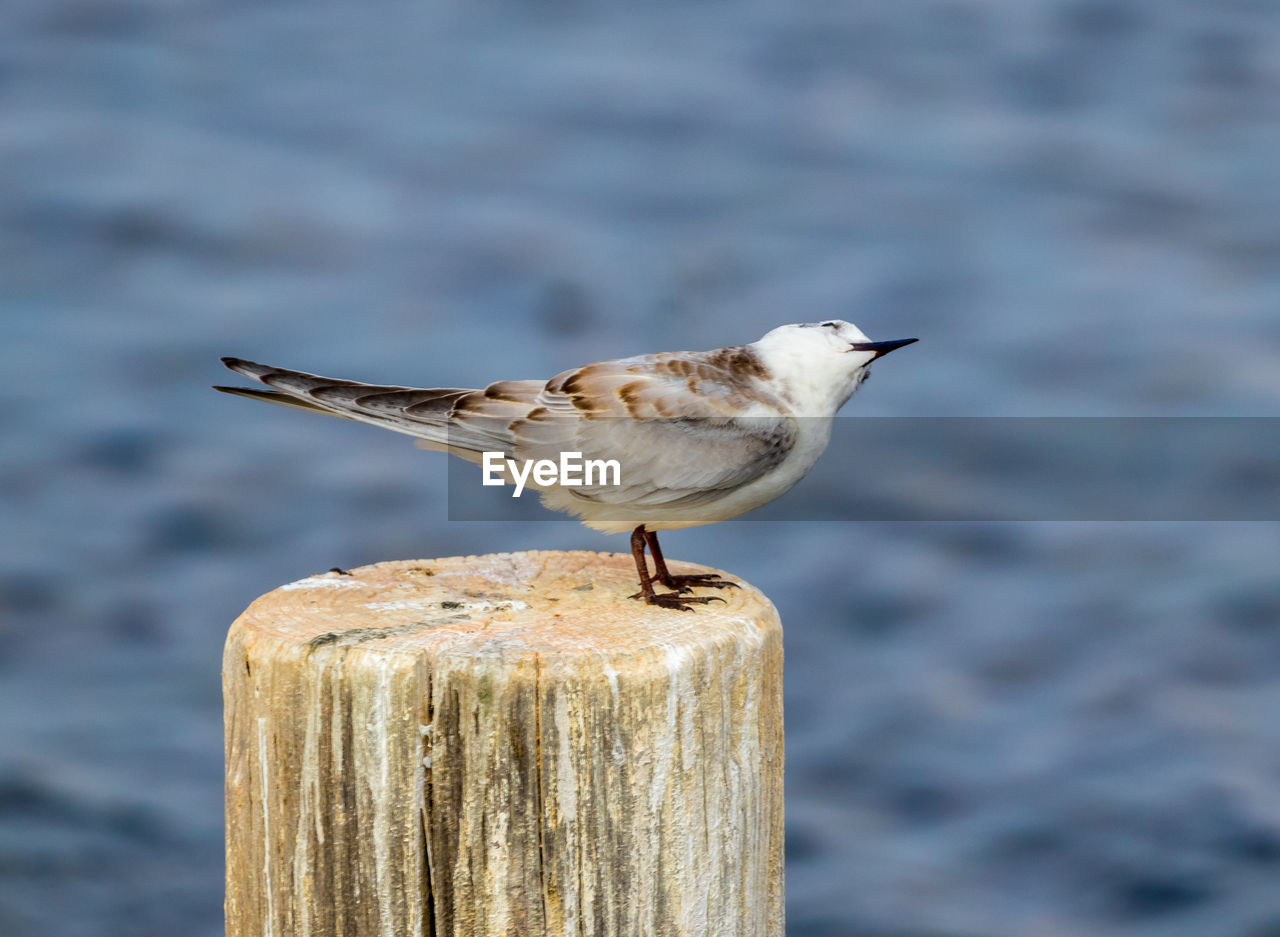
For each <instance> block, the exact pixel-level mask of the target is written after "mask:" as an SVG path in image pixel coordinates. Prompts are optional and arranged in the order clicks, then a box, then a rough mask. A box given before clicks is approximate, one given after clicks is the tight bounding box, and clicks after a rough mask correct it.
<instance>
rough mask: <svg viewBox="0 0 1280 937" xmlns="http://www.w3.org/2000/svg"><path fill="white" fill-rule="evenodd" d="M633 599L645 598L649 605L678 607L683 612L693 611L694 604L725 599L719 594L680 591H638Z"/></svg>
mask: <svg viewBox="0 0 1280 937" xmlns="http://www.w3.org/2000/svg"><path fill="white" fill-rule="evenodd" d="M632 598H633V599H644V600H645V602H647V603H648V604H649V605H657V606H658V607H659V608H678V609H679V610H680V611H682V612H691V611H693V609H692V608H691V607H690V606H692V605H695V604H696V605H705V604H706V603H708V602H723V601H724V599H722V598H720V596H718V595H696V596H695V595H681V594H680V593H679V592H654V593H652V594H650V595H645V594H644V593H643V592H637V593H636V594H635V595H633V596H632Z"/></svg>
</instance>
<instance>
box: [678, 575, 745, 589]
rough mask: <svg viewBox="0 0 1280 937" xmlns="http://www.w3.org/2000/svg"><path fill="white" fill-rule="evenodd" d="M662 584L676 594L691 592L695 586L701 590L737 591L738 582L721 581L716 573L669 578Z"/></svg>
mask: <svg viewBox="0 0 1280 937" xmlns="http://www.w3.org/2000/svg"><path fill="white" fill-rule="evenodd" d="M662 584H663V585H664V586H666V587H667V588H668V589H675V590H676V592H689V591H690V590H691V589H692V588H693V587H694V586H697V587H698V588H700V589H737V588H740V587H739V586H738V584H737V583H736V582H730V581H729V580H728V579H721V578H720V577H719V576H717V575H716V574H715V573H689V574H687V575H683V576H669V577H667V578H666V579H664V580H662Z"/></svg>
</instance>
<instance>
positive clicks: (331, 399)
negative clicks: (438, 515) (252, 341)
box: [214, 358, 472, 446]
mask: <svg viewBox="0 0 1280 937" xmlns="http://www.w3.org/2000/svg"><path fill="white" fill-rule="evenodd" d="M222 363H223V364H225V365H226V366H227V367H228V368H230V369H231V370H232V371H235V372H236V373H237V374H242V375H244V376H245V377H248V378H252V379H253V380H255V381H258V382H260V383H262V384H265V385H267V387H268V388H269V389H267V390H261V389H259V388H256V387H221V386H216V385H215V387H214V390H220V391H222V392H223V393H225V394H235V395H236V396H238V397H248V398H250V399H253V400H265V401H267V402H268V403H276V404H281V405H283V406H287V407H296V408H298V409H300V410H310V411H312V412H315V413H327V414H329V415H330V416H337V417H342V418H343V419H347V420H356V421H358V422H361V423H370V424H372V425H374V426H381V427H383V428H384V429H389V430H393V431H395V432H397V433H404V434H406V435H409V436H416V437H418V438H420V439H424V440H426V441H427V442H428V443H430V444H435V445H441V446H447V445H448V424H449V412H450V410H451V409H452V406H453V404H454V402H455V401H457V400H458V399H459V398H460V397H463V396H465V395H466V394H469V393H472V391H469V390H463V389H460V388H455V387H441V388H415V387H399V386H391V385H381V384H364V383H361V382H359V381H346V380H340V379H338V378H332V377H321V376H320V375H317V374H308V373H306V372H305V371H291V370H288V369H286V368H273V367H271V366H269V365H265V364H258V363H257V362H254V361H245V360H244V359H242V358H223V359H222Z"/></svg>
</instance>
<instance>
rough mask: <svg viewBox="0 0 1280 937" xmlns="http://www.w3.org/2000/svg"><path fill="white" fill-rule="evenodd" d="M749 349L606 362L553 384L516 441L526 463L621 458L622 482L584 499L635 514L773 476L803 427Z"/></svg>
mask: <svg viewBox="0 0 1280 937" xmlns="http://www.w3.org/2000/svg"><path fill="white" fill-rule="evenodd" d="M765 376H767V375H765V374H764V373H763V371H762V368H761V366H760V365H759V363H758V362H757V361H755V359H754V358H753V356H752V354H751V352H750V350H749V349H719V350H717V351H714V352H669V353H666V354H659V355H642V356H638V357H635V358H622V359H619V360H616V361H603V362H600V363H597V364H591V365H587V366H585V367H582V368H576V369H574V370H570V371H565V372H563V373H561V374H558V375H556V376H555V377H553V378H552V379H551V380H550V381H548V382H547V384H546V387H545V388H544V389H543V390H542V392H541V393H539V394H538V397H537V406H536V407H534V408H533V409H532V410H530V411H529V413H528V414H527V415H526V416H525V417H524V418H522V419H520V420H517V421H515V422H514V423H513V424H512V425H511V428H510V435H511V439H512V444H513V447H514V449H515V451H516V453H517V454H518V455H519V456H520V457H521V458H525V459H541V458H550V459H556V458H558V454H559V453H560V452H562V451H574V452H581V453H582V458H583V460H584V461H585V460H606V461H607V460H610V459H613V460H616V461H617V462H618V464H619V468H620V471H619V473H618V474H619V476H620V482H621V483H620V484H618V485H613V484H607V485H606V484H597V485H583V486H582V487H578V488H574V489H573V493H574V495H575V496H576V497H580V498H584V499H587V500H591V501H596V502H600V503H606V504H619V505H627V506H629V507H630V506H635V507H653V506H660V505H661V506H693V505H697V504H700V503H704V502H707V501H712V500H715V499H716V498H718V497H720V496H722V495H723V494H724V493H725V492H726V491H731V490H734V489H737V488H740V487H742V486H743V485H745V484H748V483H749V482H751V481H753V480H755V479H757V478H759V477H760V476H762V475H764V474H766V473H767V472H769V471H770V470H771V469H773V468H774V467H775V466H777V465H778V464H779V463H781V462H782V461H783V460H784V459H785V458H786V457H787V454H788V453H789V452H790V451H791V449H792V446H793V445H794V443H795V438H796V425H795V422H794V419H793V418H792V417H791V416H790V413H789V409H788V408H787V407H786V406H785V405H784V404H783V403H782V402H781V401H780V400H778V399H777V398H776V397H775V396H774V395H773V394H772V393H771V392H770V391H769V389H768V387H767V385H766V384H764V383H763V382H762V381H761V380H760V378H762V377H765Z"/></svg>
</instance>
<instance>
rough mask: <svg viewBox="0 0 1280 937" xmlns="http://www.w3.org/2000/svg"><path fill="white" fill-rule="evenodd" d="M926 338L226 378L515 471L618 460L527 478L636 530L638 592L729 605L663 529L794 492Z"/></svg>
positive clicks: (838, 332)
mask: <svg viewBox="0 0 1280 937" xmlns="http://www.w3.org/2000/svg"><path fill="white" fill-rule="evenodd" d="M914 341H916V339H914V338H903V339H896V340H893V341H881V342H873V341H871V340H869V339H868V338H867V336H866V335H864V334H863V333H862V332H861V331H860V330H859V329H858V328H857V327H856V326H854V325H852V324H851V323H848V322H844V321H841V320H838V319H833V320H828V321H826V322H807V323H799V324H794V325H783V326H779V327H778V328H776V329H773V330H772V331H771V332H768V333H767V334H765V335H764V337H762V338H761V339H760V340H758V341H756V342H752V343H751V344H748V345H735V346H732V347H728V348H717V349H714V350H712V351H670V352H662V353H658V354H647V355H636V356H634V357H630V358H618V359H615V360H611V361H599V362H596V363H595V364H588V365H584V366H583V367H580V368H573V369H571V370H568V371H563V372H561V373H560V374H557V375H556V376H555V377H553V378H551V379H550V380H549V381H542V380H518V381H498V382H496V383H493V384H490V385H488V386H487V387H485V388H483V389H472V390H468V389H462V388H454V387H445V388H418V387H401V386H391V385H381V384H365V383H361V382H359V381H348V380H339V379H336V378H329V377H320V376H318V375H315V374H307V373H305V372H302V371H292V370H288V369H285V368H274V367H269V366H267V365H263V364H255V363H254V362H252V361H245V360H242V359H240V358H223V359H222V361H223V363H224V364H225V365H226V366H227V367H228V368H230V369H231V370H232V371H235V372H236V373H237V374H241V375H243V376H244V377H248V378H252V379H253V380H256V381H259V382H260V383H262V384H264V385H266V387H265V389H262V388H253V387H221V386H219V387H215V390H220V391H223V392H225V393H228V394H237V395H239V396H242V397H250V398H253V399H255V400H265V401H268V402H270V403H277V404H284V405H286V406H291V407H298V408H301V409H303V410H312V411H315V412H317V413H326V414H329V415H330V416H338V417H343V418H345V419H348V420H357V421H359V422H362V423H371V424H373V425H375V426H381V427H383V428H385V429H390V430H393V431H395V432H398V433H404V434H406V435H409V436H414V437H417V440H418V445H419V446H421V447H422V448H425V449H433V450H437V451H444V452H449V453H451V454H453V455H455V456H459V457H460V458H463V459H466V460H467V461H470V462H476V463H482V462H483V463H484V464H485V465H491V464H492V463H491V461H490V459H491V458H492V457H495V456H496V457H498V458H499V459H500V464H502V465H503V466H507V465H510V466H511V467H512V468H513V469H514V468H515V466H517V465H518V464H519V463H520V462H521V461H523V462H524V463H526V464H528V463H531V462H535V461H544V460H547V461H552V460H554V459H555V458H556V457H558V456H562V455H563V454H564V453H566V452H572V453H573V454H574V455H580V456H581V457H582V458H583V459H584V460H587V461H593V460H598V461H599V462H600V463H603V462H606V461H608V460H613V461H614V462H615V463H616V464H617V466H618V467H619V469H620V471H618V472H616V473H615V474H614V477H612V478H609V477H607V473H602V477H600V478H596V479H594V480H592V479H590V478H588V479H587V480H586V483H585V484H583V483H579V484H566V483H562V482H561V480H558V479H557V480H548V479H547V478H545V477H544V476H541V475H537V474H535V475H534V477H533V478H532V479H531V480H529V481H527V484H528V486H529V487H531V488H534V489H536V490H538V491H539V492H540V494H541V498H542V503H543V504H544V505H545V506H546V507H548V508H551V509H552V510H557V511H563V512H566V513H569V514H572V515H574V516H576V517H577V518H579V519H580V520H581V521H582V523H584V524H585V525H587V526H588V527H591V528H593V529H595V530H599V531H603V532H605V533H623V532H626V531H628V530H629V531H631V555H632V557H633V558H634V560H635V564H636V573H637V575H638V576H639V578H640V591H639V592H637V593H636V594H635V596H633V598H638V599H642V600H643V601H644V602H646V603H648V604H650V605H658V606H662V607H664V608H672V609H680V610H683V611H692V610H693V609H692V606H693V605H695V604H701V603H706V602H712V601H722V600H720V599H719V598H718V597H717V596H692V595H690V594H689V593H690V592H691V591H692V589H693V588H695V587H701V588H715V589H720V588H725V587H729V586H734V585H736V584H735V583H732V582H729V581H727V580H724V579H720V578H719V577H718V576H716V575H715V574H709V573H708V574H696V575H684V576H681V575H673V574H672V573H671V572H670V570H668V569H667V564H666V561H665V559H664V558H663V555H662V549H661V547H660V546H659V545H658V537H657V532H658V531H660V530H676V529H680V528H684V527H694V526H697V525H700V524H711V523H715V522H717V521H723V520H728V519H729V518H731V517H736V516H738V515H739V514H743V513H745V512H747V511H750V510H752V509H753V508H757V507H759V506H761V505H762V504H765V503H767V502H769V501H772V500H773V499H774V498H776V497H778V496H779V495H781V494H783V493H784V492H786V491H787V490H789V489H790V488H791V487H792V486H794V485H795V484H796V483H797V482H798V481H800V479H802V478H803V477H804V476H805V475H806V474H807V473H808V471H809V470H810V469H811V468H812V467H813V465H814V463H815V462H816V461H817V460H818V457H819V456H820V455H822V452H823V450H825V449H826V448H827V443H828V441H829V440H830V438H831V426H832V420H833V418H834V417H835V415H836V412H837V411H838V410H839V409H840V408H841V407H842V406H844V404H845V403H846V402H848V400H849V398H850V397H851V396H853V393H854V391H855V390H857V389H858V387H859V386H860V385H861V384H862V382H863V381H865V380H866V379H867V375H868V373H869V372H870V367H871V363H872V362H873V361H875V360H876V359H877V358H880V357H882V356H883V355H886V354H888V353H889V352H891V351H893V350H894V349H896V348H901V347H902V346H904V345H909V344H911V343H912V342H914ZM529 474H530V473H528V472H526V475H525V477H526V478H528V477H529ZM522 483H523V482H522ZM646 547H647V548H648V552H649V555H650V556H651V557H652V558H653V571H652V572H650V570H649V566H648V563H647V561H646V559H645V549H646ZM655 583H658V584H661V585H662V586H663V587H664V588H666V589H669V590H670V591H668V592H659V591H657V590H656V589H655Z"/></svg>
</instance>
